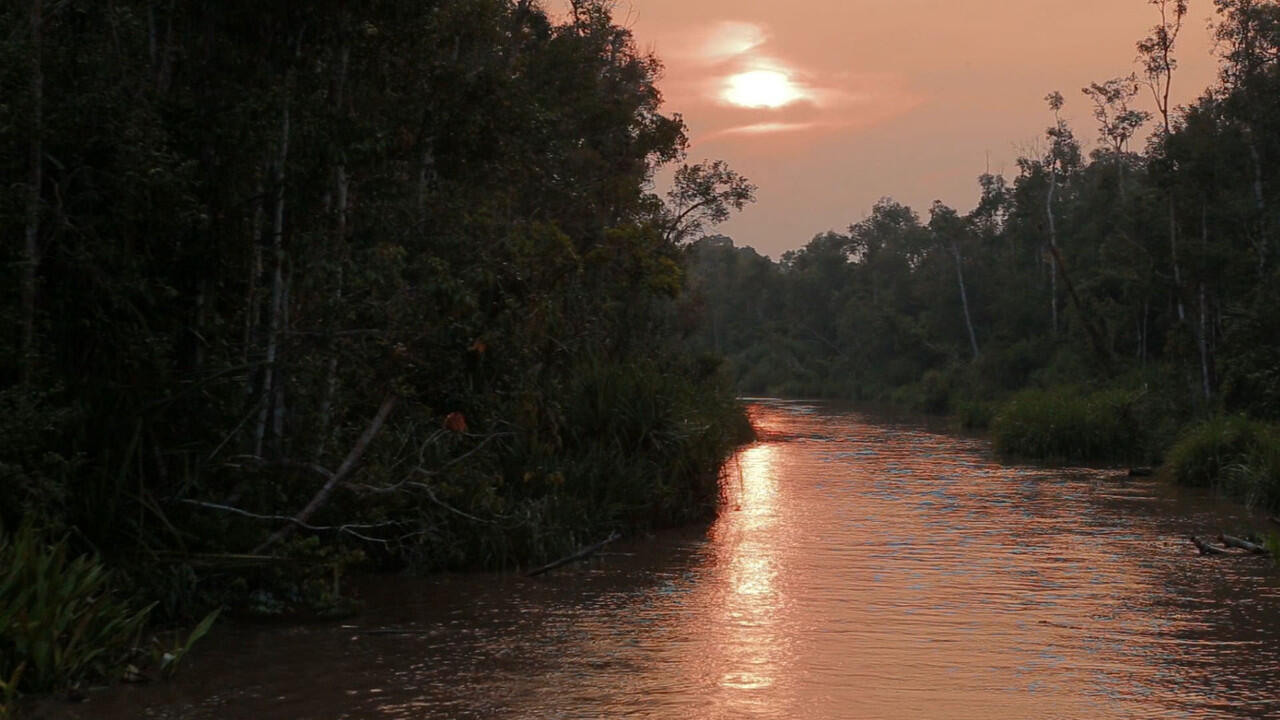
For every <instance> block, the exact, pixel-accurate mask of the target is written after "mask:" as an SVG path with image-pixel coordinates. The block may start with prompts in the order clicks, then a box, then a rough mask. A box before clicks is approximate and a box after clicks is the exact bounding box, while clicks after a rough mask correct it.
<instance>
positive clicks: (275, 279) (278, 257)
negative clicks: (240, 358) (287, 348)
mask: <svg viewBox="0 0 1280 720" xmlns="http://www.w3.org/2000/svg"><path fill="white" fill-rule="evenodd" d="M282 115H283V119H282V122H281V129H280V149H279V154H278V155H277V157H276V162H275V168H274V172H273V178H272V182H273V183H274V185H275V211H274V215H273V218H272V224H271V252H272V256H273V259H274V261H275V266H274V268H273V270H272V273H271V307H270V308H269V309H270V312H271V317H270V321H269V322H270V329H269V330H268V332H267V358H266V365H265V368H264V370H263V376H262V396H261V397H262V399H261V401H260V402H261V403H262V409H261V411H260V414H259V415H258V428H257V431H256V432H255V433H254V447H253V454H254V455H256V456H258V457H262V449H263V444H264V441H265V438H266V434H267V418H268V417H269V416H270V414H271V404H272V403H271V400H272V398H273V397H274V395H275V382H276V376H277V375H278V373H277V372H276V359H277V356H278V354H279V351H280V347H279V346H280V329H281V325H282V321H283V315H284V308H283V303H284V195H285V193H284V183H285V163H286V161H287V160H288V157H289V101H288V98H287V97H286V99H285V104H284V112H283V114H282Z"/></svg>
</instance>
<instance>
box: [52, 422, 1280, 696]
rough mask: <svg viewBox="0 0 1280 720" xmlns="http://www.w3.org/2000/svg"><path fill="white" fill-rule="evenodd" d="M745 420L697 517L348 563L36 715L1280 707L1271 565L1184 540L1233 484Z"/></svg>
mask: <svg viewBox="0 0 1280 720" xmlns="http://www.w3.org/2000/svg"><path fill="white" fill-rule="evenodd" d="M753 414H754V416H755V417H756V420H757V422H758V423H759V424H760V426H761V429H762V433H761V435H762V438H765V439H764V440H762V441H761V442H758V443H755V444H753V445H750V446H748V447H746V448H744V449H743V450H742V451H741V452H740V453H739V454H738V455H737V457H736V459H735V461H734V465H733V466H732V467H731V472H730V473H729V477H730V482H728V483H727V484H726V491H727V496H726V501H727V502H726V508H727V509H726V511H725V512H723V513H721V514H720V515H719V517H718V518H717V519H716V520H715V521H714V522H713V523H712V524H711V525H710V526H709V527H708V526H698V527H694V528H692V529H688V530H677V531H671V532H659V533H655V534H653V535H652V536H647V537H646V536H641V537H635V538H632V539H630V540H623V541H620V542H619V543H617V544H615V545H612V546H610V547H609V548H608V549H607V551H606V553H603V554H601V555H600V556H597V557H595V558H593V559H591V560H589V561H587V562H585V563H582V564H578V565H574V566H571V567H566V568H562V569H560V570H557V571H555V572H553V573H549V574H548V575H545V576H542V577H538V578H526V577H524V576H523V575H521V574H518V573H468V574H454V573H446V574H442V575H437V576H433V577H431V578H421V579H414V578H371V579H367V580H361V581H360V582H359V583H358V584H357V587H356V589H357V590H358V591H359V592H360V593H361V596H362V598H363V599H364V601H365V605H366V611H365V613H363V614H362V615H360V616H359V617H356V618H353V619H350V620H346V621H338V622H331V623H325V624H312V625H306V626H301V627H299V626H278V625H275V626H273V625H266V626H264V625H244V624H230V625H227V626H226V627H224V628H223V629H222V631H220V632H219V633H217V634H216V635H215V636H212V637H210V638H208V639H207V641H206V642H205V643H204V644H203V645H202V646H200V647H199V648H198V650H197V652H196V653H195V654H193V656H192V657H191V659H190V665H189V666H188V672H186V673H184V674H183V675H182V676H180V677H179V678H178V679H177V680H175V681H174V682H172V683H156V684H153V685H150V686H129V687H117V688H115V689H113V690H110V691H106V692H103V693H92V694H91V696H90V699H89V701H88V703H85V704H77V705H68V704H65V703H60V704H56V705H51V706H50V707H51V709H50V710H48V711H47V714H46V716H45V717H46V720H134V719H135V718H137V717H139V716H143V717H154V718H177V717H181V718H184V720H241V719H243V720H257V718H262V717H290V718H294V719H296V720H310V719H312V718H314V719H315V720H333V719H334V718H364V717H386V718H390V719H393V720H400V719H401V718H403V719H404V720H408V719H409V718H416V719H421V718H458V719H463V718H467V719H470V718H477V719H479V718H486V719H499V720H501V719H503V718H513V719H514V718H527V717H617V716H624V715H627V714H647V715H652V716H655V717H706V716H712V717H756V718H763V719H764V720H774V719H777V720H782V719H784V718H785V719H786V720H819V719H825V718H830V717H840V716H841V714H842V713H844V712H847V709H848V708H849V707H858V708H860V710H861V711H863V712H865V713H867V714H873V715H875V716H876V717H880V718H885V719H886V720H905V719H906V718H911V719H912V720H930V719H934V718H936V719H938V720H943V719H945V720H983V719H985V718H989V717H992V716H993V715H994V716H998V717H1035V716H1036V714H1037V712H1040V711H1042V709H1043V708H1044V707H1048V706H1052V707H1055V708H1058V709H1059V711H1060V712H1061V713H1063V714H1064V715H1069V716H1072V717H1090V718H1098V719H1099V720H1118V719H1119V718H1127V717H1133V716H1135V715H1143V716H1149V717H1158V718H1164V717H1185V718H1191V719H1192V720H1207V719H1208V718H1215V720H1216V719H1217V718H1222V717H1241V718H1243V717H1251V716H1257V715H1259V714H1262V715H1266V714H1267V713H1270V712H1274V711H1277V710H1280V705H1277V704H1276V702H1275V698H1274V693H1273V692H1272V690H1271V688H1272V680H1273V673H1272V672H1271V668H1273V667H1274V665H1275V663H1276V662H1280V657H1277V652H1280V637H1277V632H1280V623H1276V622H1274V618H1275V617H1276V616H1277V615H1276V614H1277V613H1280V576H1277V575H1276V573H1275V572H1274V571H1273V570H1272V568H1271V566H1270V565H1269V564H1268V563H1267V562H1266V561H1265V560H1255V559H1252V558H1241V559H1238V560H1237V559H1231V560H1229V561H1222V560H1215V559H1202V558H1200V557H1198V556H1197V555H1196V554H1195V550H1194V548H1192V547H1191V546H1190V544H1189V543H1187V541H1186V539H1185V538H1186V536H1187V535H1189V534H1196V533H1200V534H1204V533H1208V532H1216V531H1219V530H1232V529H1234V528H1237V527H1241V526H1244V525H1247V524H1250V523H1253V522H1256V520H1257V516H1256V515H1255V514H1253V513H1250V512H1248V511H1247V510H1245V509H1244V508H1243V507H1242V506H1240V505H1238V504H1235V503H1230V502H1226V501H1223V500H1221V499H1218V498H1216V497H1215V496H1214V495H1213V494H1211V493H1208V492H1206V491H1204V490H1203V489H1195V488H1185V489H1184V488H1179V487H1172V486H1168V485H1165V484H1163V483H1160V482H1157V481H1155V480H1153V479H1151V478H1133V479H1130V478H1123V477H1119V476H1118V475H1117V473H1115V472H1114V471H1108V470H1098V469H1090V468H1078V467H1065V468H1051V467H1043V466H1035V465H1030V464H1023V463H1008V462H1000V461H998V460H997V459H995V458H994V457H993V455H992V453H991V451H990V446H989V444H988V443H987V442H985V441H983V440H980V439H977V438H973V437H963V436H957V435H953V434H947V433H943V432H940V431H938V429H937V426H936V425H935V424H934V422H933V421H932V420H928V421H924V422H919V421H912V420H909V419H905V418H903V419H900V420H898V421H883V422H872V421H871V420H870V418H869V417H868V416H866V415H863V414H860V413H857V412H853V411H849V410H846V409H841V408H833V407H831V406H830V405H827V404H824V403H786V402H774V403H770V404H767V405H761V406H758V407H756V408H754V409H753ZM1121 640H1122V641H1121ZM850 648H856V649H857V652H850ZM1224 677H1229V678H1231V682H1230V683H1223V682H1222V678H1224ZM1081 688H1086V689H1089V688H1092V689H1095V690H1096V691H1088V690H1086V691H1082V690H1081ZM1041 714H1043V713H1042V712H1041Z"/></svg>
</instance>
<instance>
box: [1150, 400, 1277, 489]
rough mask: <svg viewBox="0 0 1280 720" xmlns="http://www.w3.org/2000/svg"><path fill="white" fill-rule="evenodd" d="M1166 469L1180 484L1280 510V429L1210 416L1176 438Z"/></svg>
mask: <svg viewBox="0 0 1280 720" xmlns="http://www.w3.org/2000/svg"><path fill="white" fill-rule="evenodd" d="M1166 467H1167V470H1166V472H1167V473H1168V474H1169V475H1170V476H1171V477H1172V478H1173V480H1174V481H1176V482H1178V483H1180V484H1183V485H1191V486H1195V487H1210V488H1214V489H1216V490H1219V491H1221V492H1223V493H1225V494H1227V495H1229V496H1231V497H1234V498H1237V499H1239V500H1242V501H1244V502H1246V503H1248V504H1249V505H1252V506H1258V507H1262V508H1265V509H1267V510H1270V511H1273V512H1274V511H1280V426H1276V425H1273V424H1268V423H1264V422H1261V421H1257V420H1251V419H1249V418H1247V417H1242V416H1219V417H1214V418H1210V419H1209V420H1205V421H1204V422H1201V423H1199V424H1197V425H1194V426H1192V427H1190V428H1188V429H1187V430H1186V431H1185V432H1184V433H1183V434H1182V435H1181V437H1179V438H1178V441H1177V442H1176V443H1175V444H1174V445H1173V447H1172V448H1171V449H1170V450H1169V454H1168V457H1167V458H1166Z"/></svg>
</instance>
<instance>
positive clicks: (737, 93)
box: [721, 70, 805, 108]
mask: <svg viewBox="0 0 1280 720" xmlns="http://www.w3.org/2000/svg"><path fill="white" fill-rule="evenodd" d="M804 96H805V94H804V91H803V90H801V89H800V88H799V87H797V86H796V84H795V83H793V82H791V78H789V77H787V75H786V73H781V72H778V71H777V70H752V71H749V72H744V73H739V74H737V75H732V76H730V77H729V79H728V81H727V82H726V86H725V89H724V92H723V93H722V95H721V97H723V98H724V100H725V101H727V102H729V103H731V104H733V105H737V106H739V107H745V108H780V107H783V106H784V105H790V104H791V103H793V102H795V101H797V100H799V99H801V98H803V97H804Z"/></svg>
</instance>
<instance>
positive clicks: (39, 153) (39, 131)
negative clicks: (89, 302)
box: [20, 0, 44, 385]
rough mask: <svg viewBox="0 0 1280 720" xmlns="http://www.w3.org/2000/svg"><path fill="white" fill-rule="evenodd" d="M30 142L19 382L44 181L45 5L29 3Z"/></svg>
mask: <svg viewBox="0 0 1280 720" xmlns="http://www.w3.org/2000/svg"><path fill="white" fill-rule="evenodd" d="M31 44H32V50H31V52H32V57H33V60H32V65H31V146H30V149H29V150H30V160H29V162H30V165H31V167H30V172H31V174H30V177H29V180H28V182H29V185H28V187H27V223H26V232H25V233H24V242H23V255H24V257H23V263H22V290H21V293H22V298H21V304H22V308H21V323H22V338H21V345H20V347H21V351H22V361H21V367H22V382H23V384H24V385H26V384H29V383H30V382H31V378H32V375H33V374H34V372H35V362H36V358H35V339H36V277H37V275H38V273H39V270H40V204H41V202H40V201H41V189H42V187H43V185H44V5H43V0H32V3H31Z"/></svg>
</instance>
